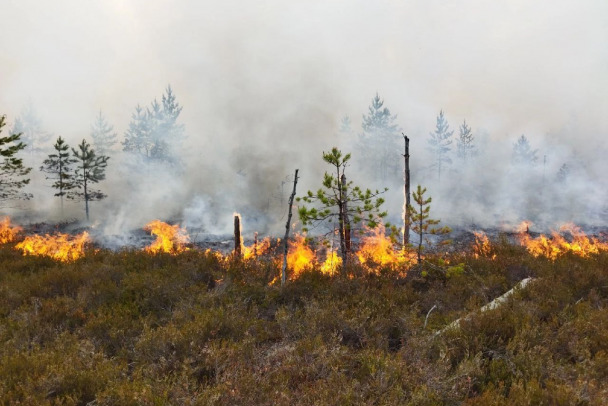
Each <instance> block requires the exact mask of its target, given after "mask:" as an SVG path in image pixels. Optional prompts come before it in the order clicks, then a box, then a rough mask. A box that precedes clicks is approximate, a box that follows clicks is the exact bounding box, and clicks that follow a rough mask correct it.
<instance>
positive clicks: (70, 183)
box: [40, 137, 77, 215]
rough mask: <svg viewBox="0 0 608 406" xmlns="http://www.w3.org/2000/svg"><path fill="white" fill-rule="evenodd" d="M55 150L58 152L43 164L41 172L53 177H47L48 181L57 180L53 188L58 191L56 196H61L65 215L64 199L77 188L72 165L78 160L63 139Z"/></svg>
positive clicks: (58, 141)
mask: <svg viewBox="0 0 608 406" xmlns="http://www.w3.org/2000/svg"><path fill="white" fill-rule="evenodd" d="M53 148H54V149H55V151H56V152H55V153H53V154H49V156H48V158H47V159H45V160H44V161H43V162H42V166H41V167H40V170H41V171H42V172H46V173H48V174H50V175H51V176H47V179H53V180H55V183H53V185H52V187H53V188H55V189H57V193H55V196H59V198H60V199H61V214H62V215H63V197H64V196H66V195H67V193H68V191H69V190H71V189H74V187H75V186H76V185H75V184H74V174H73V169H72V167H71V165H72V164H74V163H76V162H77V160H76V159H75V158H73V157H72V156H71V155H70V147H69V146H68V144H66V142H65V141H64V140H63V138H61V137H59V138H57V141H56V142H55V145H53Z"/></svg>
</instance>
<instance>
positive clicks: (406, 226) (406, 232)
mask: <svg viewBox="0 0 608 406" xmlns="http://www.w3.org/2000/svg"><path fill="white" fill-rule="evenodd" d="M402 134H403V133H402ZM403 140H404V141H405V153H404V154H403V159H404V161H405V169H404V181H405V185H404V191H403V193H405V195H404V198H405V202H404V205H405V207H404V208H403V248H405V247H406V246H407V245H408V244H409V242H410V205H411V202H410V139H409V138H408V136H407V135H405V134H403Z"/></svg>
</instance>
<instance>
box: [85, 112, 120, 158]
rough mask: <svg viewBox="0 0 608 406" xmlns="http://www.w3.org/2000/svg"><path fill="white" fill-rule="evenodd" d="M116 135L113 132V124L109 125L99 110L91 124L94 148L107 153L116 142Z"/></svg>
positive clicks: (101, 152) (103, 153)
mask: <svg viewBox="0 0 608 406" xmlns="http://www.w3.org/2000/svg"><path fill="white" fill-rule="evenodd" d="M117 137H118V135H117V134H116V132H114V126H112V125H110V124H109V123H108V121H107V120H106V118H105V117H104V115H103V113H102V112H101V110H100V111H99V115H98V116H97V118H96V120H95V122H94V123H93V125H91V138H92V139H93V145H94V146H95V150H96V151H97V152H98V153H100V154H102V155H105V154H108V153H109V152H110V151H111V150H112V148H113V147H114V145H116V143H117Z"/></svg>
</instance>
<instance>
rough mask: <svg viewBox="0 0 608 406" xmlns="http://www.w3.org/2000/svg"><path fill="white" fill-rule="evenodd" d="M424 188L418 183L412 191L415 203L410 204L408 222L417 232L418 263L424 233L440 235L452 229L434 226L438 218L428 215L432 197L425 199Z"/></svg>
mask: <svg viewBox="0 0 608 406" xmlns="http://www.w3.org/2000/svg"><path fill="white" fill-rule="evenodd" d="M425 193H426V188H422V186H420V185H418V187H417V188H416V191H415V192H414V193H412V198H413V199H414V202H415V203H416V205H415V206H410V216H411V217H410V224H411V229H412V231H413V232H414V233H416V234H418V236H419V239H418V247H417V253H418V263H420V262H421V261H422V249H423V245H422V243H423V240H424V236H425V235H441V234H448V233H449V232H450V231H452V230H451V229H450V228H449V227H434V226H436V225H437V224H439V223H440V220H434V219H432V218H430V217H431V215H430V211H431V206H430V204H431V201H432V200H433V199H432V198H430V197H429V198H428V199H425V198H424V194H425Z"/></svg>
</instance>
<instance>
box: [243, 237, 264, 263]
mask: <svg viewBox="0 0 608 406" xmlns="http://www.w3.org/2000/svg"><path fill="white" fill-rule="evenodd" d="M269 249H270V237H266V238H264V239H263V240H262V241H258V242H257V244H256V243H253V244H251V245H250V246H249V247H247V246H245V245H244V244H241V252H242V253H243V258H244V259H251V258H256V257H259V256H260V255H264V254H265V253H266V252H267V251H268V250H269Z"/></svg>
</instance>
